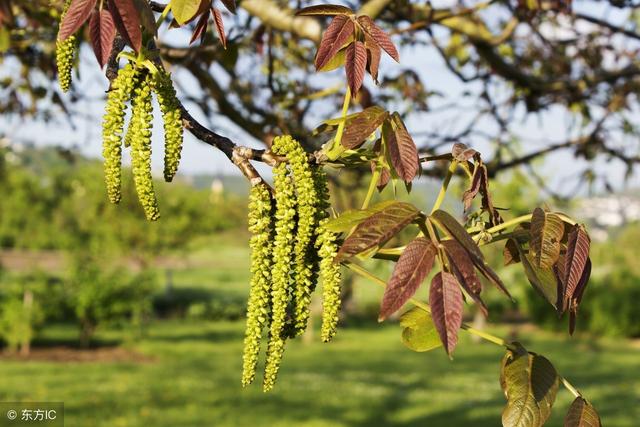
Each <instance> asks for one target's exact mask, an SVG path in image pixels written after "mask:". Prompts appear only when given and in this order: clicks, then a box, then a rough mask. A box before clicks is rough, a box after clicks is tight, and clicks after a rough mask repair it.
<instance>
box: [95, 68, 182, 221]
mask: <svg viewBox="0 0 640 427" xmlns="http://www.w3.org/2000/svg"><path fill="white" fill-rule="evenodd" d="M152 92H155V93H156V98H157V100H158V104H159V105H160V110H161V112H162V119H163V121H164V138H165V143H164V178H165V180H166V181H168V182H169V181H171V180H172V179H173V176H174V175H175V173H176V171H177V170H178V164H179V163H180V153H181V151H182V140H183V127H182V119H181V111H180V103H179V101H178V99H177V97H176V91H175V89H174V88H173V83H172V82H171V76H170V75H169V74H167V73H166V72H165V71H164V70H162V69H158V70H154V72H151V71H149V70H148V69H146V68H142V67H134V66H133V65H131V64H127V65H126V66H125V67H123V68H122V69H120V71H118V75H117V77H116V78H115V79H114V80H113V82H112V84H111V90H110V91H109V94H108V96H107V105H106V107H105V114H104V119H103V122H102V138H103V145H102V154H103V156H104V174H105V181H106V185H107V194H108V195H109V200H110V201H111V202H112V203H118V202H119V201H120V198H121V193H120V187H121V174H122V165H121V163H122V146H123V144H124V146H125V147H130V148H131V168H132V170H133V179H134V183H135V187H136V191H137V193H138V199H139V200H140V203H141V204H142V207H143V209H144V213H145V216H146V217H147V219H148V220H150V221H154V220H156V219H158V218H159V217H160V214H159V211H158V202H157V200H156V195H155V191H154V189H153V177H152V175H151V128H152V122H153V104H152ZM129 101H131V119H130V121H129V128H128V129H127V132H126V134H125V135H124V138H123V133H124V122H125V116H126V111H127V103H128V102H129Z"/></svg>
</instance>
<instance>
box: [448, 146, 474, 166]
mask: <svg viewBox="0 0 640 427" xmlns="http://www.w3.org/2000/svg"><path fill="white" fill-rule="evenodd" d="M476 154H478V152H477V151H476V150H474V149H473V148H469V147H467V146H466V145H465V144H463V143H461V142H456V143H455V144H453V147H452V148H451V155H452V156H453V158H454V159H455V160H457V161H459V162H466V161H469V160H470V159H471V158H473V157H474V156H475V155H476Z"/></svg>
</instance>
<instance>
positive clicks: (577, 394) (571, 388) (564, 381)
mask: <svg viewBox="0 0 640 427" xmlns="http://www.w3.org/2000/svg"><path fill="white" fill-rule="evenodd" d="M560 382H561V383H562V385H563V386H564V388H566V389H567V390H569V392H570V393H571V394H573V395H574V396H575V397H582V394H580V392H579V391H578V390H577V389H576V388H575V387H574V386H573V385H572V384H571V383H570V382H569V381H567V379H566V378H565V377H562V376H561V377H560Z"/></svg>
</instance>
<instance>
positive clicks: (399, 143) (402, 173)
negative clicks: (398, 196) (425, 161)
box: [387, 113, 420, 184]
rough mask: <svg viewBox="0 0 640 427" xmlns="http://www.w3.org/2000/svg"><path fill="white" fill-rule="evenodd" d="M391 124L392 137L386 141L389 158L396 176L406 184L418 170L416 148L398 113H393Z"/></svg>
mask: <svg viewBox="0 0 640 427" xmlns="http://www.w3.org/2000/svg"><path fill="white" fill-rule="evenodd" d="M393 124H394V125H393V128H394V130H393V134H392V135H393V137H389V138H388V139H387V144H388V147H389V156H390V157H391V164H392V165H393V168H394V169H395V170H396V173H397V174H398V176H399V177H400V178H402V180H403V181H404V182H406V183H407V184H408V183H410V182H411V181H413V178H415V177H416V175H418V170H419V168H420V161H419V159H418V148H417V147H416V144H415V143H414V142H413V138H411V135H410V134H409V131H407V128H406V127H405V126H404V123H403V122H402V119H401V118H400V115H399V114H398V113H393Z"/></svg>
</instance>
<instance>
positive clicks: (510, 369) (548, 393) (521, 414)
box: [500, 351, 560, 427]
mask: <svg viewBox="0 0 640 427" xmlns="http://www.w3.org/2000/svg"><path fill="white" fill-rule="evenodd" d="M500 382H501V385H502V388H503V391H504V395H505V397H506V398H507V406H506V407H505V408H504V411H503V412H502V425H503V426H505V427H531V426H542V425H543V424H544V423H545V421H546V420H547V419H548V418H549V415H551V407H552V406H553V403H554V401H555V398H556V393H557V391H558V386H559V383H560V379H559V377H558V373H557V372H556V370H555V368H554V367H553V365H552V364H551V362H549V360H547V359H546V358H545V357H543V356H540V355H537V354H535V353H528V352H526V351H525V352H524V353H522V354H520V353H514V352H511V351H507V355H506V356H505V358H504V359H503V366H502V372H501V378H500Z"/></svg>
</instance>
